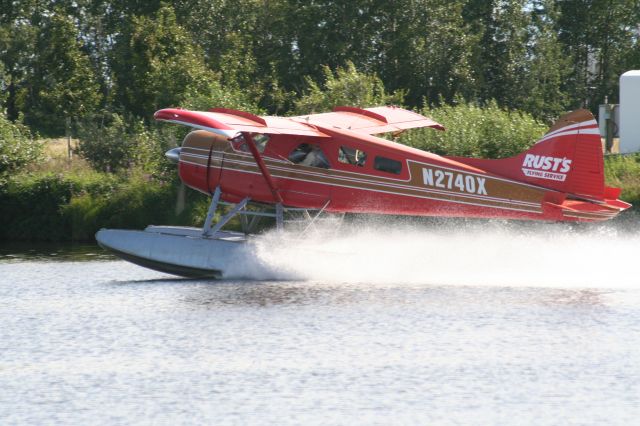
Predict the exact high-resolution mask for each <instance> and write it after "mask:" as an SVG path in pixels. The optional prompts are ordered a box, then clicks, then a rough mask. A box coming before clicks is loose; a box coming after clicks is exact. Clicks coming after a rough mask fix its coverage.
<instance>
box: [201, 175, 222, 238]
mask: <svg viewBox="0 0 640 426" xmlns="http://www.w3.org/2000/svg"><path fill="white" fill-rule="evenodd" d="M221 192H222V191H221V190H220V185H218V186H216V190H215V191H214V193H213V197H212V198H211V204H210V205H209V211H208V212H207V218H206V219H205V221H204V226H203V227H202V235H204V236H208V235H210V234H211V222H213V217H214V216H215V214H216V210H217V209H218V201H220V193H221Z"/></svg>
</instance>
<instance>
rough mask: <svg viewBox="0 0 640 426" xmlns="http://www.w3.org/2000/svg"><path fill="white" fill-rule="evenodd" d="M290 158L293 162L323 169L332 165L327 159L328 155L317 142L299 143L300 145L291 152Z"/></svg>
mask: <svg viewBox="0 0 640 426" xmlns="http://www.w3.org/2000/svg"><path fill="white" fill-rule="evenodd" d="M289 160H290V161H291V162H292V163H296V164H300V165H303V166H310V167H320V168H323V169H328V168H329V166H330V165H329V160H327V157H326V156H325V155H324V153H323V152H322V150H321V149H320V147H319V146H318V145H316V144H308V143H303V144H300V145H298V147H296V149H294V150H293V151H292V152H291V154H289Z"/></svg>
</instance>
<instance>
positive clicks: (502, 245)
mask: <svg viewBox="0 0 640 426" xmlns="http://www.w3.org/2000/svg"><path fill="white" fill-rule="evenodd" d="M634 216H635V215H634ZM634 216H632V217H631V219H630V220H627V223H622V222H617V223H615V224H611V223H609V224H586V225H584V226H575V225H568V224H539V223H527V224H522V223H516V224H514V223H510V222H505V221H483V222H468V221H439V222H437V224H435V225H434V224H430V225H424V224H422V225H415V224H413V225H409V224H401V225H398V224H397V223H395V224H394V223H390V222H386V223H385V222H379V221H378V222H371V223H361V222H354V223H349V224H346V225H345V224H343V225H342V227H340V230H339V231H338V232H336V230H335V229H319V230H317V231H316V232H315V233H312V234H311V235H309V236H308V237H305V238H304V239H300V238H298V237H297V236H295V235H292V234H290V233H289V234H288V233H285V234H278V233H275V232H270V233H267V234H264V235H261V236H259V237H257V238H256V240H255V241H254V242H253V243H252V246H251V250H250V259H246V261H244V260H243V261H241V262H239V263H238V264H236V265H235V266H234V267H232V268H231V269H230V270H229V271H228V273H227V274H225V278H232V279H233V278H250V279H284V280H305V281H315V282H324V283H366V284H378V285H389V284H391V285H395V284H414V285H419V284H425V285H485V286H532V287H557V286H562V287H581V288H585V287H606V288H629V287H635V286H636V285H638V286H640V282H639V281H640V279H638V262H639V261H640V227H638V225H639V224H640V221H638V218H637V217H634Z"/></svg>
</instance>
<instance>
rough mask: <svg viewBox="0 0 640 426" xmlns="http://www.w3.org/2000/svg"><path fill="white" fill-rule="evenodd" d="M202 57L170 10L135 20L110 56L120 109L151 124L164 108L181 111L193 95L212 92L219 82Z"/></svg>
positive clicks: (120, 36)
mask: <svg viewBox="0 0 640 426" xmlns="http://www.w3.org/2000/svg"><path fill="white" fill-rule="evenodd" d="M203 57H204V54H203V52H202V50H201V49H200V48H198V47H197V46H195V45H194V44H193V43H192V37H191V35H190V34H189V33H188V32H187V31H186V30H185V29H184V28H182V27H181V26H180V25H179V24H178V22H177V21H176V15H175V12H174V10H173V8H172V7H171V6H163V7H162V8H160V9H159V10H158V11H157V13H155V14H154V15H153V16H151V17H147V16H132V17H130V18H129V20H128V22H127V23H126V25H123V32H122V34H120V35H119V36H118V37H117V40H116V43H115V47H114V50H113V53H112V56H111V61H112V62H111V63H112V71H113V76H114V84H115V87H114V97H115V101H116V103H117V104H118V105H119V106H120V107H121V108H122V109H123V110H124V111H128V112H131V113H133V114H134V115H135V116H137V117H141V118H144V119H149V118H150V117H151V116H152V114H153V113H154V111H156V110H157V109H159V108H164V107H170V106H180V105H182V103H183V102H184V101H185V99H186V97H187V95H188V94H193V93H199V92H207V90H209V86H210V85H211V84H212V82H217V81H218V78H219V77H218V76H217V75H216V74H215V73H213V72H212V71H210V70H209V69H208V68H207V67H206V65H205V63H204V60H203Z"/></svg>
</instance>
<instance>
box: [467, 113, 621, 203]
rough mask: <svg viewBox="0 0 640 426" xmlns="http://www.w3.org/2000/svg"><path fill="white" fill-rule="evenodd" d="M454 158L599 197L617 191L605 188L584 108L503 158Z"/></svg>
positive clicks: (594, 131) (596, 139)
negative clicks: (512, 155)
mask: <svg viewBox="0 0 640 426" xmlns="http://www.w3.org/2000/svg"><path fill="white" fill-rule="evenodd" d="M456 160H457V161H460V162H463V163H466V164H469V165H473V166H476V167H480V168H483V169H485V170H487V171H489V172H492V173H495V174H497V175H501V176H504V177H508V178H511V179H515V180H519V181H524V182H528V183H531V184H533V185H537V186H541V187H544V188H549V189H555V190H557V191H561V192H566V193H570V194H575V195H577V196H581V197H585V198H590V199H597V200H603V199H605V198H608V199H611V198H613V199H615V198H617V195H618V193H619V191H617V190H614V189H613V188H605V185H604V161H603V153H602V143H601V141H600V134H599V131H598V123H597V122H596V120H595V118H594V117H593V115H592V114H591V113H590V112H589V111H587V110H583V109H582V110H577V111H573V112H570V113H568V114H565V115H563V116H562V117H560V119H559V120H558V121H556V123H555V124H554V125H553V126H552V127H551V128H550V129H549V131H548V132H547V133H546V134H545V135H544V137H543V138H542V139H540V140H539V141H538V142H536V144H535V145H534V146H532V147H531V149H529V150H528V151H525V152H523V153H522V154H520V155H517V156H515V157H511V158H505V159H503V160H475V159H463V158H456Z"/></svg>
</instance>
